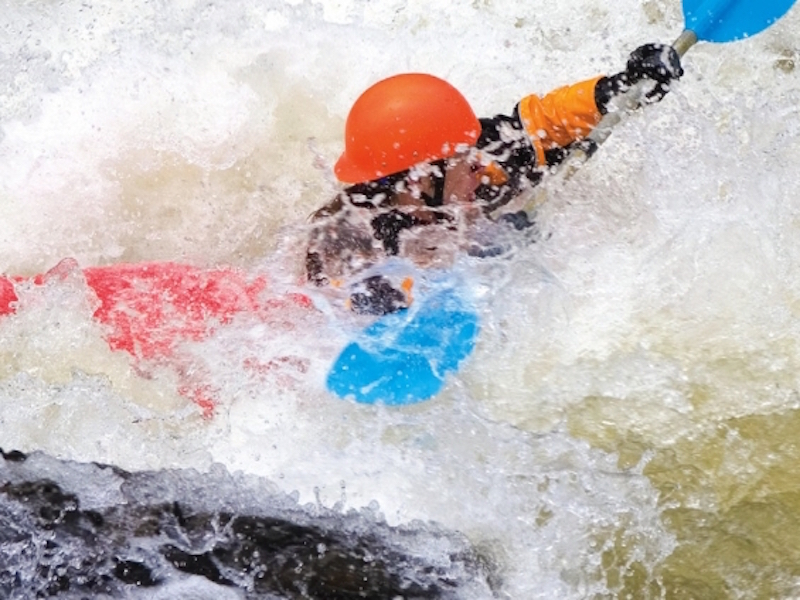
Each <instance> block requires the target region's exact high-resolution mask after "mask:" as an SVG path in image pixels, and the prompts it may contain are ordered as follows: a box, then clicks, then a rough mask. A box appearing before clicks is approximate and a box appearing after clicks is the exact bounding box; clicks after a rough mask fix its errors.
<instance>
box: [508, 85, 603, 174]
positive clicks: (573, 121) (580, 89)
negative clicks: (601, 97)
mask: <svg viewBox="0 0 800 600" xmlns="http://www.w3.org/2000/svg"><path fill="white" fill-rule="evenodd" d="M600 79H602V76H600V77H595V78H593V79H589V80H587V81H582V82H580V83H576V84H574V85H567V86H564V87H561V88H558V89H556V90H553V91H552V92H550V93H549V94H547V95H546V96H544V97H543V98H540V97H539V96H536V95H531V96H526V97H525V98H523V99H522V101H521V102H520V103H519V116H520V120H521V121H522V125H523V127H524V128H525V131H526V132H527V133H528V135H529V136H530V138H531V143H532V144H533V147H534V148H535V149H536V158H537V162H538V164H540V165H545V164H547V163H546V160H545V154H544V153H545V150H551V149H553V148H563V147H564V146H568V145H569V144H571V143H572V142H574V141H576V140H580V139H583V138H585V137H586V136H587V135H589V133H591V131H592V129H594V127H595V126H596V125H597V124H598V123H599V122H600V119H601V117H602V115H601V114H600V111H599V110H598V109H597V105H596V104H595V99H594V88H595V85H596V84H597V82H598V81H599V80H600Z"/></svg>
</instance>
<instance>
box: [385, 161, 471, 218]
mask: <svg viewBox="0 0 800 600" xmlns="http://www.w3.org/2000/svg"><path fill="white" fill-rule="evenodd" d="M481 176H482V169H481V166H480V164H479V163H478V161H477V160H476V159H475V157H474V156H472V155H471V154H463V155H458V156H455V157H453V158H450V159H448V160H447V162H446V163H445V168H444V177H445V180H444V194H443V200H444V204H445V205H447V204H464V203H469V202H472V200H474V195H475V189H476V188H477V187H478V185H479V184H480V182H481ZM434 187H435V186H434V182H433V177H432V176H431V175H425V176H422V177H420V178H419V179H417V180H416V181H409V182H408V193H404V194H400V195H399V197H398V198H397V204H399V205H406V206H407V205H414V206H424V200H423V198H424V197H425V196H428V197H432V196H433V195H434Z"/></svg>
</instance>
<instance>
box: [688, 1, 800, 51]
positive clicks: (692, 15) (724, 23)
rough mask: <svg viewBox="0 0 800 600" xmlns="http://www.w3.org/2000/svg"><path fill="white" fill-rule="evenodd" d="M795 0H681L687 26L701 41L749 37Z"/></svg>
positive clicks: (776, 17)
mask: <svg viewBox="0 0 800 600" xmlns="http://www.w3.org/2000/svg"><path fill="white" fill-rule="evenodd" d="M794 3H795V0H683V16H684V20H685V22H686V29H688V30H690V31H693V32H694V33H695V35H696V36H697V39H698V40H701V41H704V42H732V41H735V40H740V39H742V38H746V37H750V36H752V35H755V34H757V33H758V32H760V31H762V30H764V29H766V28H767V27H769V26H770V25H772V24H773V23H774V22H775V21H777V20H778V19H780V18H781V17H782V16H783V15H785V14H786V12H787V11H788V10H789V9H790V8H791V7H792V5H793V4H794Z"/></svg>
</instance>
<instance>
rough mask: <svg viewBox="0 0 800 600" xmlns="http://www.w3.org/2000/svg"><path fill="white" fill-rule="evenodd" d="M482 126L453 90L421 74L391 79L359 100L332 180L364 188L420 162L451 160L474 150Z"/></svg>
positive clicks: (352, 112)
mask: <svg viewBox="0 0 800 600" xmlns="http://www.w3.org/2000/svg"><path fill="white" fill-rule="evenodd" d="M480 132H481V124H480V121H478V119H477V117H476V116H475V113H474V112H472V108H470V105H469V103H468V102H467V100H466V99H465V98H464V96H462V95H461V93H460V92H459V91H458V90H457V89H456V88H454V87H453V86H452V85H450V84H449V83H447V82H446V81H444V80H443V79H439V78H438V77H434V76H433V75H425V74H423V73H405V74H402V75H395V76H394V77H389V78H388V79H384V80H382V81H379V82H378V83H376V84H374V85H373V86H372V87H370V88H369V89H367V91H365V92H364V93H363V94H361V96H359V98H358V100H356V103H355V104H354V105H353V108H352V109H350V114H349V115H348V116H347V124H346V125H345V149H344V152H343V153H342V155H341V156H340V157H339V160H338V161H337V162H336V166H335V167H334V172H335V173H336V177H337V178H338V179H339V180H340V181H343V182H345V183H362V182H366V181H371V180H373V179H378V178H380V177H385V176H386V175H392V174H394V173H398V172H400V171H405V170H406V169H409V168H411V167H412V166H414V165H415V164H417V163H420V162H431V161H434V160H439V159H442V158H448V157H450V156H453V155H454V154H455V153H456V151H457V149H456V146H457V145H460V144H466V145H470V146H471V145H473V144H474V143H475V141H476V140H477V139H478V136H479V135H480Z"/></svg>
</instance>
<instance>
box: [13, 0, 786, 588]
mask: <svg viewBox="0 0 800 600" xmlns="http://www.w3.org/2000/svg"><path fill="white" fill-rule="evenodd" d="M799 12H800V11H797V10H794V11H793V13H792V14H790V15H789V16H788V17H787V18H786V19H785V21H783V22H781V23H780V24H778V25H777V26H775V27H773V28H771V29H770V30H769V31H768V32H766V33H764V34H763V35H762V36H758V37H757V38H754V39H752V40H747V41H743V42H737V43H735V44H728V45H723V46H715V45H708V44H706V45H699V46H698V47H697V48H695V49H693V50H692V51H691V53H690V54H689V55H687V57H686V59H685V62H684V65H685V67H686V77H685V78H684V80H683V81H682V82H681V83H680V84H679V85H678V86H677V88H676V90H675V91H674V92H673V93H672V94H671V95H670V97H669V98H668V99H667V100H666V101H665V102H663V103H662V104H661V105H659V106H656V107H652V108H651V109H649V110H648V111H647V112H646V114H644V115H641V116H638V117H636V118H633V119H631V120H630V121H629V122H627V123H625V124H623V125H621V126H620V127H619V129H618V131H616V132H615V134H614V135H613V136H612V138H611V140H610V141H609V142H608V143H607V144H606V145H605V146H604V147H603V148H602V149H601V151H600V152H599V153H598V154H597V156H596V157H595V158H594V159H593V160H592V162H591V163H590V164H589V165H587V166H586V167H585V168H584V170H583V171H582V172H581V173H579V174H578V175H577V176H576V177H574V178H573V181H571V182H570V185H569V186H568V187H567V188H566V189H563V190H561V191H557V192H555V193H553V194H551V197H550V198H549V200H548V202H547V204H545V205H544V206H543V207H542V209H541V211H540V226H541V227H542V228H543V230H544V231H545V232H546V233H548V234H549V235H550V237H548V238H547V239H545V240H542V241H541V242H540V243H538V244H536V245H534V246H532V247H530V248H527V249H524V250H520V251H519V252H518V253H517V255H516V257H515V258H514V259H513V260H506V261H502V260H500V261H495V262H494V263H492V264H488V266H486V265H485V266H483V267H481V268H482V269H485V271H486V274H487V275H486V276H487V277H488V279H487V280H482V281H476V285H481V286H483V287H482V289H483V291H484V300H485V301H486V307H485V314H484V319H483V330H482V333H481V338H480V344H479V348H478V350H477V352H476V353H475V355H474V356H473V358H472V359H471V360H470V361H469V363H468V364H467V365H466V367H465V369H464V371H463V372H462V376H461V377H460V378H458V379H456V380H454V381H453V382H451V384H450V386H449V387H448V389H447V391H446V392H445V393H444V394H443V395H442V397H441V398H439V399H437V400H436V401H435V402H433V403H429V404H426V405H423V406H419V407H415V408H409V409H402V410H397V411H390V410H385V409H380V408H370V407H361V406H355V405H351V404H348V403H343V402H338V401H334V400H333V399H331V398H330V397H329V396H328V395H327V394H325V393H324V392H323V391H322V389H321V387H322V386H321V380H322V377H323V374H324V364H325V360H326V358H329V355H330V353H331V352H332V350H331V348H332V347H334V346H335V342H336V341H337V338H336V335H337V333H336V332H335V331H332V330H331V331H328V333H327V334H325V335H326V337H325V338H324V343H323V344H322V345H320V344H319V343H318V341H319V339H320V338H321V335H320V334H319V332H320V331H323V330H324V327H325V326H324V325H321V324H319V323H318V324H316V325H315V324H310V323H309V324H306V327H307V329H306V330H305V333H304V334H302V335H294V334H292V333H291V332H288V333H287V332H283V333H282V334H281V335H280V336H278V337H277V338H269V335H270V334H271V333H272V332H269V333H267V332H261V331H260V330H259V329H258V328H257V327H254V326H253V325H252V324H247V323H245V322H237V323H234V324H232V325H231V326H230V327H229V328H227V329H222V330H220V333H219V334H218V336H216V337H215V338H213V339H212V340H209V341H207V342H204V343H201V344H196V345H191V346H190V347H187V348H186V349H185V350H186V352H187V353H189V355H191V356H193V357H194V359H195V360H196V364H198V365H202V366H203V368H204V369H205V370H206V372H207V373H208V374H209V376H210V377H211V378H212V381H213V382H214V383H215V384H216V385H217V386H218V387H219V388H220V389H221V390H222V396H223V398H222V406H223V407H224V410H222V411H221V414H219V415H218V416H217V417H216V418H215V419H214V420H212V421H205V422H204V421H202V420H200V419H199V418H198V416H197V413H196V412H195V409H194V407H193V406H192V405H190V404H189V405H187V404H186V403H185V399H183V398H181V397H179V396H177V395H176V394H175V393H174V390H175V389H176V381H175V377H176V376H175V374H174V373H171V372H169V370H164V371H158V372H156V376H155V378H154V379H145V378H142V377H139V376H138V375H136V374H135V373H133V372H132V371H131V370H130V364H129V363H128V362H127V358H126V357H125V356H121V355H119V354H116V353H112V352H111V351H109V350H108V349H107V348H106V347H105V346H104V342H103V341H102V338H101V332H100V331H98V329H97V327H96V325H94V324H93V323H92V321H91V318H90V317H89V314H90V307H88V306H85V305H82V304H81V303H80V302H81V298H84V296H83V295H82V293H78V292H76V290H78V289H79V288H76V287H75V286H74V285H73V286H72V287H70V285H71V284H60V285H59V286H55V287H54V288H48V291H46V293H49V294H50V296H48V297H46V298H44V299H43V300H42V302H38V303H37V301H36V297H35V296H36V294H33V295H31V296H29V297H28V298H27V300H26V303H25V304H24V307H23V310H21V311H20V313H19V314H18V315H16V316H14V317H11V318H8V319H6V320H4V321H3V322H2V323H0V336H2V341H3V342H4V345H3V356H4V361H5V362H4V363H3V365H2V368H0V373H2V377H3V379H2V381H0V396H2V398H0V431H2V433H3V440H4V442H3V444H4V446H6V445H8V446H9V447H11V446H13V447H16V448H18V449H20V450H33V449H43V450H45V451H47V452H50V453H52V454H55V455H56V456H61V457H66V458H73V459H78V460H101V461H106V462H113V463H116V464H119V465H121V466H124V467H127V468H143V467H150V468H157V467H167V466H197V467H200V468H208V467H209V466H210V465H211V463H212V462H214V461H220V462H223V463H224V464H226V465H227V466H228V467H229V468H230V469H232V470H237V469H240V470H243V471H246V472H249V473H253V474H257V475H262V476H265V477H267V478H269V479H272V480H273V481H275V482H276V483H277V485H278V486H279V487H281V489H283V490H285V491H291V490H297V491H298V493H299V495H300V497H301V498H303V499H304V500H309V501H316V499H317V498H318V499H319V501H320V502H322V503H324V504H326V505H333V504H334V503H336V502H340V501H344V505H345V506H350V507H362V506H366V505H369V504H370V502H373V501H377V502H378V504H379V507H380V510H381V511H383V512H384V513H385V514H386V517H387V519H389V520H390V521H391V522H407V521H409V520H411V519H416V518H420V519H435V520H439V521H441V522H443V523H444V524H445V525H447V526H449V527H455V528H459V529H461V530H463V531H465V532H466V533H467V534H468V535H470V536H471V538H472V539H473V540H475V541H476V542H477V543H480V544H485V545H487V546H489V547H491V548H492V550H493V552H494V553H495V554H496V555H497V556H498V557H499V558H500V560H501V562H502V563H503V565H504V568H505V573H504V575H505V579H506V584H505V585H506V586H507V587H506V588H505V589H507V590H508V593H509V594H510V596H511V597H519V598H522V597H524V598H534V597H542V598H547V597H551V598H552V597H563V598H567V597H586V596H589V595H591V594H592V593H594V592H596V593H598V594H604V593H608V592H609V590H608V589H607V587H606V584H605V583H603V582H602V581H600V580H599V579H597V578H595V577H594V576H595V575H597V574H598V573H599V568H600V566H599V562H598V561H599V560H600V559H601V556H602V552H603V546H602V543H601V544H600V546H592V545H591V543H590V542H591V540H592V539H593V538H594V537H596V536H599V538H598V539H600V538H603V535H604V534H605V533H608V532H609V531H610V530H612V529H614V528H615V527H624V528H625V535H627V536H629V538H628V539H629V540H630V543H631V544H632V545H635V546H636V547H637V548H638V550H639V551H640V552H641V554H642V556H643V558H642V562H643V564H646V565H652V564H655V563H656V562H658V560H660V558H662V557H663V556H664V555H665V553H668V552H669V551H671V549H672V547H673V540H672V538H671V536H670V535H669V534H667V533H666V531H665V530H664V528H663V525H662V524H661V523H660V521H659V520H658V515H659V512H658V508H657V506H656V492H655V491H654V490H653V488H652V487H651V486H650V484H649V483H648V481H647V480H646V478H644V477H643V476H642V475H641V469H642V467H643V465H640V466H639V467H637V468H636V469H633V470H631V471H623V470H621V469H619V468H618V467H617V466H616V464H615V457H614V456H610V455H606V454H604V453H602V452H599V451H595V450H591V449H589V448H588V447H587V446H586V445H585V444H584V443H583V442H580V441H577V440H575V439H574V438H573V437H572V436H570V435H569V434H568V433H567V432H566V430H565V428H564V426H563V424H564V423H565V422H566V421H568V420H569V419H575V418H578V419H585V420H588V421H590V422H591V419H593V418H596V419H597V420H598V421H597V422H604V421H607V422H611V423H613V424H614V426H615V427H617V428H619V429H622V430H625V429H627V430H629V431H633V432H635V433H636V434H637V435H640V436H642V437H643V438H644V439H646V440H647V441H648V443H650V444H653V445H656V446H657V445H659V444H666V443H668V442H670V441H671V440H674V439H676V438H678V437H680V436H682V435H685V434H687V432H692V431H697V430H700V429H702V428H703V427H705V426H711V424H713V423H714V421H715V420H716V419H722V418H727V417H731V416H736V415H743V414H759V413H764V412H769V411H774V410H780V409H787V408H789V407H795V406H796V403H797V402H796V398H795V395H794V394H793V392H792V391H791V390H794V389H797V387H798V385H800V382H798V381H797V375H796V373H798V372H800V369H799V368H798V367H800V354H798V352H797V349H796V344H795V343H794V341H793V340H795V339H796V338H797V335H798V333H799V332H798V331H797V325H796V324H795V321H796V319H795V316H796V313H797V311H798V306H800V304H798V294H800V289H798V279H797V278H796V277H795V276H794V275H793V274H794V273H795V272H796V270H797V267H798V263H799V262H800V243H798V242H797V240H798V239H800V236H798V235H797V222H798V214H797V213H798V204H797V193H796V191H795V190H796V172H797V165H798V164H800V144H799V143H798V140H799V139H800V136H798V135H797V134H798V127H799V126H798V122H800V120H798V118H797V117H798V111H799V110H800V109H798V106H800V103H799V102H798V100H800V84H799V83H798V78H797V76H796V72H793V71H790V72H785V71H783V70H781V69H779V68H776V66H775V65H776V64H777V63H776V61H779V60H784V61H786V60H789V59H791V58H792V57H793V58H794V60H795V62H796V60H797V55H796V49H794V45H793V44H794V42H793V35H794V32H796V31H797V30H798V29H799V28H800V14H798V13H799ZM6 13H8V14H7V15H6V18H7V19H8V23H9V29H8V30H7V31H9V32H11V33H12V35H10V36H7V37H5V38H2V39H0V54H3V55H4V56H5V57H7V60H6V63H5V64H8V65H9V67H4V68H3V71H2V73H0V77H2V78H3V79H2V81H3V82H4V83H6V84H7V87H6V89H7V90H8V92H6V93H5V94H4V95H2V96H0V119H2V121H0V125H2V136H0V210H2V219H0V269H2V270H4V271H6V272H11V273H30V272H41V271H43V270H44V269H46V268H49V267H51V266H53V265H54V264H55V263H57V262H58V261H59V260H60V259H62V258H64V257H66V256H73V257H76V258H77V259H78V260H79V262H80V263H81V264H83V265H92V264H101V263H106V262H116V261H121V260H124V261H140V260H151V259H173V260H190V261H194V262H199V263H202V264H213V263H223V264H238V265H242V266H245V267H247V268H251V269H257V268H262V267H263V265H264V264H265V263H266V264H269V261H268V260H267V259H266V258H265V257H267V256H270V255H271V252H273V251H274V250H275V249H276V248H277V249H278V251H279V252H280V257H281V261H282V265H281V269H282V270H283V272H282V273H281V274H280V277H279V278H280V279H281V281H283V282H284V283H286V285H290V282H291V281H293V278H294V277H295V276H296V275H297V273H298V271H299V267H300V264H301V261H302V257H300V256H299V255H298V254H297V252H296V248H297V247H299V245H300V243H301V236H302V226H301V222H302V220H303V219H304V217H305V215H307V214H308V213H309V212H310V211H311V210H312V209H313V208H314V207H316V206H318V205H319V204H321V203H322V202H323V201H325V200H326V199H327V198H328V197H329V196H330V194H331V193H332V192H333V190H334V189H335V188H334V186H333V184H332V183H331V179H330V175H329V171H328V172H326V171H324V170H323V171H321V170H320V169H319V167H320V166H322V167H323V168H325V167H327V168H329V166H330V164H332V162H333V161H334V160H335V158H336V156H337V153H338V151H339V150H340V148H341V131H342V126H343V122H344V118H345V116H346V113H347V110H348V108H349V106H350V104H351V103H352V102H353V100H354V99H355V98H356V97H357V95H358V94H359V93H360V91H361V90H363V89H364V88H365V87H366V86H367V85H369V84H370V83H372V82H374V81H375V80H377V79H378V78H380V77H382V76H386V75H389V74H392V73H395V72H398V71H410V70H420V71H428V72H432V73H435V74H438V75H440V76H443V77H446V78H448V79H449V80H450V81H452V82H453V83H454V84H455V85H457V86H458V87H459V88H460V89H462V90H463V92H464V93H465V95H466V96H467V97H468V98H469V99H470V101H471V102H472V103H473V105H474V106H475V108H476V110H477V112H478V113H480V114H481V115H490V114H493V113H495V112H509V111H510V110H511V109H512V108H513V105H514V104H515V103H516V102H517V101H518V100H519V99H520V98H521V97H522V96H523V95H525V94H527V93H531V92H546V91H547V90H549V89H551V88H553V87H556V86H558V85H562V84H565V83H570V82H573V81H576V80H579V79H581V78H584V77H590V76H593V75H594V74H596V73H600V72H609V71H614V70H615V69H618V68H620V67H621V66H622V65H623V64H624V61H625V58H626V56H627V53H628V52H629V51H630V50H632V49H633V48H634V47H635V46H636V45H638V44H640V43H643V42H648V41H669V40H671V39H672V38H674V37H675V36H676V35H677V33H678V32H679V30H680V29H681V23H680V14H679V10H678V8H677V6H676V5H675V3H664V2H659V1H656V2H646V3H641V2H638V1H636V0H622V1H620V2H617V3H614V4H613V5H610V4H609V3H607V2H601V1H600V0H570V1H567V2H558V3H539V5H537V6H536V7H535V9H534V8H532V7H530V6H528V5H524V4H519V3H516V4H515V3H489V2H473V1H467V0H458V1H454V2H448V3H446V4H437V3H430V2H423V1H414V2H398V1H397V0H384V1H379V2H375V1H363V0H324V1H321V2H299V1H294V0H293V1H287V2H277V1H273V2H267V3H264V2H252V1H249V0H244V1H242V2H236V3H232V2H228V3H224V4H207V3H200V2H192V1H189V0H187V1H183V2H180V3H174V2H173V3H168V4H167V5H158V8H156V6H154V5H151V4H150V3H148V2H139V1H135V2H129V3H122V4H121V3H118V2H113V1H112V0H108V1H106V2H93V3H92V5H91V6H84V5H80V6H78V5H69V4H66V5H65V4H50V3H48V4H41V5H36V4H31V3H28V4H26V5H24V6H15V7H11V8H8V10H7V11H6ZM792 53H794V54H792ZM787 57H788V58H787ZM784 66H785V65H784ZM311 138H313V140H311ZM284 259H285V260H284ZM76 293H77V295H76ZM265 339H270V340H271V342H270V343H269V344H267V343H264V342H263V340H265ZM242 340H245V341H244V342H242ZM292 344H296V348H292ZM290 349H291V350H292V351H293V354H295V355H296V356H297V357H299V359H300V361H301V362H300V363H292V364H288V365H286V366H285V368H283V369H279V370H277V371H274V370H269V369H261V370H259V369H252V368H245V367H243V366H242V365H243V364H244V361H245V360H246V359H247V358H248V357H246V356H244V354H246V353H248V352H249V353H251V354H254V355H255V357H256V358H258V359H263V363H262V364H267V363H268V361H269V359H270V357H274V356H277V353H281V354H285V353H286V352H287V351H288V350H290ZM296 364H302V365H305V366H304V367H303V369H305V370H302V371H298V370H297V368H296V367H295V366H293V365H296ZM265 373H266V374H265ZM698 387H700V388H702V389H704V390H707V392H708V394H707V398H708V399H707V400H706V401H705V402H704V403H703V404H698V403H696V402H693V401H692V397H693V396H692V390H693V389H696V388H698ZM598 398H599V399H601V400H602V401H600V402H596V399H598ZM530 432H533V433H530ZM185 585H186V586H187V589H190V588H191V586H192V585H194V584H192V583H191V582H187V583H186V584H185ZM612 591H613V590H612ZM187 593H189V592H187Z"/></svg>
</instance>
